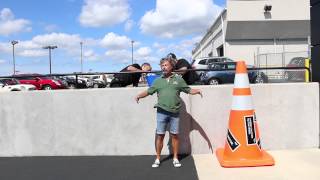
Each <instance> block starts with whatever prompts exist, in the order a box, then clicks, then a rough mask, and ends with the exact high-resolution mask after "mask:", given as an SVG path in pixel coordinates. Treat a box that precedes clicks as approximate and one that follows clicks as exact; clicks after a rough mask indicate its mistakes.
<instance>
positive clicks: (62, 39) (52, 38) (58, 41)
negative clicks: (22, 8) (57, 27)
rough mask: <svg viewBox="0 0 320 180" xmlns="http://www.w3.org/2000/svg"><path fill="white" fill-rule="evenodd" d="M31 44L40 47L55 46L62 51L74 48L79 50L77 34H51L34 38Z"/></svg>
mask: <svg viewBox="0 0 320 180" xmlns="http://www.w3.org/2000/svg"><path fill="white" fill-rule="evenodd" d="M32 42H33V43H36V44H38V45H41V46H46V45H56V46H58V48H62V49H69V48H74V47H77V48H78V49H79V47H80V42H81V38H80V36H79V35H78V34H65V33H51V34H44V35H38V36H35V37H34V38H32Z"/></svg>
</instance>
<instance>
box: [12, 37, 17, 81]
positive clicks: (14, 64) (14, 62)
mask: <svg viewBox="0 0 320 180" xmlns="http://www.w3.org/2000/svg"><path fill="white" fill-rule="evenodd" d="M11 44H12V61H13V75H15V74H16V59H15V57H14V45H16V44H18V41H15V40H13V41H11Z"/></svg>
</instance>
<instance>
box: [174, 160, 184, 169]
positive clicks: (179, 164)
mask: <svg viewBox="0 0 320 180" xmlns="http://www.w3.org/2000/svg"><path fill="white" fill-rule="evenodd" d="M173 166H174V167H176V168H179V167H181V166H182V165H181V163H180V162H179V160H178V159H173Z"/></svg>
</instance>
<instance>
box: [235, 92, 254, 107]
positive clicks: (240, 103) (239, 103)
mask: <svg viewBox="0 0 320 180" xmlns="http://www.w3.org/2000/svg"><path fill="white" fill-rule="evenodd" d="M231 110H253V105H252V96H251V95H250V96H233V99H232V108H231Z"/></svg>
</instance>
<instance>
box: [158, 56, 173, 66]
mask: <svg viewBox="0 0 320 180" xmlns="http://www.w3.org/2000/svg"><path fill="white" fill-rule="evenodd" d="M165 61H168V62H169V63H170V64H171V66H172V67H174V66H175V65H176V61H175V60H174V59H172V58H162V59H161V60H160V66H161V65H162V64H163V63H164V62H165Z"/></svg>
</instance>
